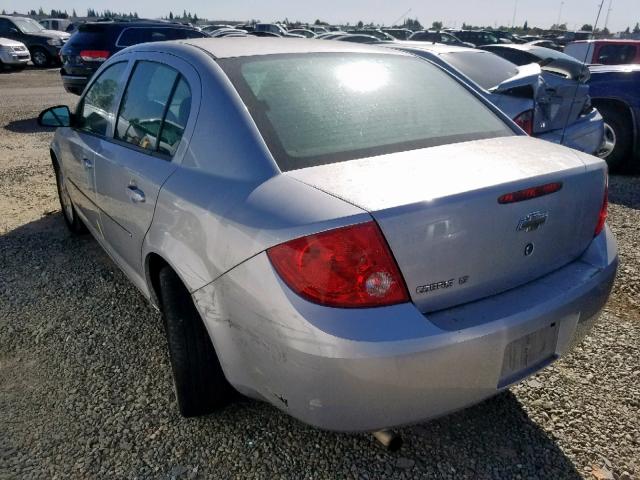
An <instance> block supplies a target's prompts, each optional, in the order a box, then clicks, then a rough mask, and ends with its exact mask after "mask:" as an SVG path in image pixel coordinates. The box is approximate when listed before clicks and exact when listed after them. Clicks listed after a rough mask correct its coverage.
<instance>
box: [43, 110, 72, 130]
mask: <svg viewBox="0 0 640 480" xmlns="http://www.w3.org/2000/svg"><path fill="white" fill-rule="evenodd" d="M71 119H72V115H71V111H70V110H69V107H67V106H66V105H58V106H57V107H51V108H47V109H46V110H43V111H42V112H41V113H40V115H39V116H38V125H40V126H41V127H70V126H71Z"/></svg>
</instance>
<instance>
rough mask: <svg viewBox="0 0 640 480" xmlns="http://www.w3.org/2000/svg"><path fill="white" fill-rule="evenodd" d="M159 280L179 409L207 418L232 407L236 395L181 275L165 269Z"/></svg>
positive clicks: (193, 415)
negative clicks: (225, 407) (231, 403)
mask: <svg viewBox="0 0 640 480" xmlns="http://www.w3.org/2000/svg"><path fill="white" fill-rule="evenodd" d="M159 277H160V278H159V280H160V282H159V283H160V297H161V298H160V300H161V303H162V313H163V319H164V327H165V332H166V335H167V343H168V344H169V358H170V361H171V368H172V370H173V381H174V386H175V392H176V397H177V401H178V409H179V410H180V413H181V414H182V415H183V416H185V417H195V416H199V415H206V414H208V413H211V412H213V411H215V410H217V409H219V408H222V407H223V406H225V405H227V404H229V403H230V402H231V401H232V400H233V399H234V397H235V396H236V392H235V390H234V389H233V387H232V386H231V385H230V384H229V382H227V379H226V378H225V376H224V373H223V372H222V368H221V367H220V362H219V361H218V356H217V355H216V352H215V349H214V348H213V344H212V343H211V339H210V338H209V333H208V332H207V329H206V328H205V326H204V323H203V322H202V319H201V318H200V315H199V313H198V310H197V309H196V307H195V305H194V304H193V300H192V299H191V295H190V294H189V292H188V291H187V289H186V288H185V286H184V285H183V284H182V282H181V281H180V278H179V277H178V275H176V273H175V272H174V271H173V270H172V269H171V268H170V267H168V266H165V267H163V268H162V269H161V270H160V274H159Z"/></svg>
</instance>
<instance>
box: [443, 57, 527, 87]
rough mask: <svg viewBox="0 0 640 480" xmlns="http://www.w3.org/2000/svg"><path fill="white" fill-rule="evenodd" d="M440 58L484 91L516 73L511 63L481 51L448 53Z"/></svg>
mask: <svg viewBox="0 0 640 480" xmlns="http://www.w3.org/2000/svg"><path fill="white" fill-rule="evenodd" d="M441 57H442V59H443V60H444V61H446V62H447V63H449V64H451V65H452V66H453V67H455V68H457V69H458V70H460V71H461V72H462V73H464V74H465V75H466V76H467V77H469V78H470V79H471V80H473V81H474V82H476V83H477V84H478V85H480V86H481V87H482V88H485V89H490V88H493V87H496V86H498V85H500V84H501V83H502V82H504V81H505V80H507V79H508V78H511V77H513V76H515V75H517V73H518V67H517V66H516V65H514V64H513V63H511V62H509V61H508V60H505V59H504V58H502V57H499V56H498V55H494V54H493V53H490V52H483V51H481V50H464V51H459V52H448V53H443V54H442V55H441Z"/></svg>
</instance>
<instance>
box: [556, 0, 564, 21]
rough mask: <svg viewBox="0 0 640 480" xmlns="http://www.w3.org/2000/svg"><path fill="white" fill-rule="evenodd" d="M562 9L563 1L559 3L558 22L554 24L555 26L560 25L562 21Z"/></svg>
mask: <svg viewBox="0 0 640 480" xmlns="http://www.w3.org/2000/svg"><path fill="white" fill-rule="evenodd" d="M562 7H564V1H562V2H560V10H559V11H558V21H557V22H556V25H560V22H561V21H562Z"/></svg>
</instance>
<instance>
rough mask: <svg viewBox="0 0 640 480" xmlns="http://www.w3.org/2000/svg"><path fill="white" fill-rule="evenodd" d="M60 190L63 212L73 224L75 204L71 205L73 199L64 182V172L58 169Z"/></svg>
mask: <svg viewBox="0 0 640 480" xmlns="http://www.w3.org/2000/svg"><path fill="white" fill-rule="evenodd" d="M58 188H59V190H60V205H61V206H62V212H63V213H64V215H65V217H67V220H69V221H70V222H73V204H72V203H71V197H70V196H69V191H68V190H67V183H66V182H65V181H64V176H63V175H62V172H61V171H60V170H59V169H58Z"/></svg>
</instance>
